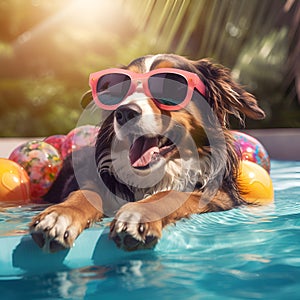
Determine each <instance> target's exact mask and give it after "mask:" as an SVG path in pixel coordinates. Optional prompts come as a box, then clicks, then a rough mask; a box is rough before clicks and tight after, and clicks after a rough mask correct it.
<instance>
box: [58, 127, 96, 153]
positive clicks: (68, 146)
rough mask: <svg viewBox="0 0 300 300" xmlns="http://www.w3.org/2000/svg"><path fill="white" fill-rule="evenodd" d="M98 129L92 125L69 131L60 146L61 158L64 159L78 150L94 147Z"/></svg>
mask: <svg viewBox="0 0 300 300" xmlns="http://www.w3.org/2000/svg"><path fill="white" fill-rule="evenodd" d="M98 131H99V127H96V126H92V125H83V126H80V127H76V128H74V129H73V130H71V131H70V132H69V133H68V135H67V137H66V140H65V141H64V143H63V144H62V148H61V154H62V158H63V159H64V158H66V156H68V155H69V154H70V153H71V152H73V151H75V150H79V149H80V148H82V147H85V146H94V145H95V142H96V138H97V134H98Z"/></svg>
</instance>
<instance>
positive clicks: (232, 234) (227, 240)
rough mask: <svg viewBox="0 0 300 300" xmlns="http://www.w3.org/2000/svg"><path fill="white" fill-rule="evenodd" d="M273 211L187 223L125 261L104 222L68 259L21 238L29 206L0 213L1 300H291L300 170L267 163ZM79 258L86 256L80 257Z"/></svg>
mask: <svg viewBox="0 0 300 300" xmlns="http://www.w3.org/2000/svg"><path fill="white" fill-rule="evenodd" d="M271 176H272V179H273V184H274V188H275V204H274V205H271V206H267V207H259V208H247V207H243V208H238V209H234V210H231V211H227V212H221V213H210V214H204V215H197V216H193V217H192V218H191V219H189V220H183V221H180V222H178V223H177V225H176V226H172V227H168V228H166V229H165V230H164V236H163V238H162V240H161V241H160V242H159V244H158V245H157V247H156V248H155V249H154V250H151V251H150V250H149V251H139V252H134V253H125V252H123V251H121V250H118V249H116V247H115V246H114V244H113V243H112V242H111V241H109V240H108V236H107V226H106V222H103V223H101V224H98V225H96V226H95V228H93V229H91V230H88V231H86V232H85V233H84V234H83V236H82V237H80V238H79V240H78V241H77V242H76V245H75V247H74V249H72V250H71V251H70V252H65V253H60V254H56V255H53V254H52V255H51V254H44V253H42V252H41V251H40V250H39V249H38V248H37V247H36V246H35V244H33V243H32V241H31V239H30V237H29V236H27V235H22V236H20V235H15V234H13V232H14V231H15V230H17V231H19V232H20V233H22V231H23V230H26V224H27V223H28V222H29V220H30V218H31V217H32V215H34V214H35V213H36V212H37V211H39V210H40V209H42V208H41V207H39V206H27V207H19V208H5V209H2V210H0V295H1V296H0V297H1V299H120V298H122V299H155V297H158V298H159V299H289V300H290V299H299V298H300V281H299V279H300V162H278V161H272V172H271ZM85 256H86V257H85Z"/></svg>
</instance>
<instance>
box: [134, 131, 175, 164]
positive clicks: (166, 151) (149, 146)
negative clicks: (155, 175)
mask: <svg viewBox="0 0 300 300" xmlns="http://www.w3.org/2000/svg"><path fill="white" fill-rule="evenodd" d="M175 147H176V146H175V145H174V144H173V143H172V142H171V140H169V139H168V138H166V137H161V136H157V137H146V136H141V137H139V138H137V139H136V140H135V141H134V142H133V144H132V146H131V148H130V150H129V159H130V163H131V165H132V167H134V168H138V169H147V168H149V167H150V166H151V165H153V164H155V163H156V162H158V161H160V160H161V158H163V157H164V158H167V157H168V156H169V155H170V154H171V152H172V151H173V150H174V149H175Z"/></svg>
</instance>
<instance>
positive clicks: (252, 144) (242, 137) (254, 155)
mask: <svg viewBox="0 0 300 300" xmlns="http://www.w3.org/2000/svg"><path fill="white" fill-rule="evenodd" d="M231 133H232V135H233V137H234V139H235V141H236V145H235V146H236V148H237V149H240V152H241V155H242V159H243V160H247V161H251V162H254V163H256V164H258V165H260V166H261V167H263V168H264V169H265V170H266V171H267V172H268V173H270V168H271V166H270V157H269V154H268V152H267V150H266V149H265V148H264V146H263V145H262V144H261V143H260V142H259V141H258V140H257V139H255V138H254V137H252V136H250V135H248V134H246V133H243V132H239V131H232V132H231Z"/></svg>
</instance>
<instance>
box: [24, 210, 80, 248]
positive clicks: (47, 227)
mask: <svg viewBox="0 0 300 300" xmlns="http://www.w3.org/2000/svg"><path fill="white" fill-rule="evenodd" d="M83 229H84V226H83V224H80V222H78V220H77V221H76V219H75V218H74V210H73V209H71V208H68V207H60V206H59V205H54V206H51V207H49V208H48V209H46V210H45V211H43V212H42V213H40V214H39V215H37V216H36V217H34V218H33V220H32V221H31V223H30V224H29V231H30V234H31V236H32V238H33V240H34V241H35V242H36V243H37V244H38V246H39V247H41V248H42V249H43V250H44V251H46V252H57V251H59V250H64V249H68V248H71V247H72V246H73V244H74V241H75V239H76V238H77V236H78V235H79V234H80V232H81V231H82V230H83Z"/></svg>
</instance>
